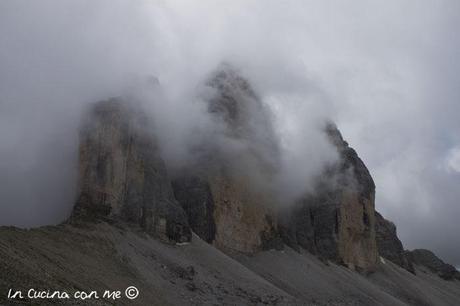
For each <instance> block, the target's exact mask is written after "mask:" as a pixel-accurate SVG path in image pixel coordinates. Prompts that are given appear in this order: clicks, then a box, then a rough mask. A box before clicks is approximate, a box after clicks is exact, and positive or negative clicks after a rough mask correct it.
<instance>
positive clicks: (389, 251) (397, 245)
mask: <svg viewBox="0 0 460 306" xmlns="http://www.w3.org/2000/svg"><path fill="white" fill-rule="evenodd" d="M375 217H376V224H375V232H376V239H377V248H378V251H379V255H380V256H382V257H384V258H385V259H388V260H390V261H391V262H393V263H395V264H397V265H398V266H400V267H402V268H404V269H406V270H407V271H409V272H411V273H414V274H415V270H414V267H413V265H412V262H411V261H410V260H409V258H408V256H407V255H406V253H405V251H404V248H403V244H402V243H401V240H399V238H398V236H397V234H396V225H394V223H393V222H391V221H388V220H386V219H385V218H384V217H383V216H382V215H381V214H379V213H378V212H375Z"/></svg>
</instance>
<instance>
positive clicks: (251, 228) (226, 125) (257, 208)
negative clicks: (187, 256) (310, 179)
mask: <svg viewBox="0 0 460 306" xmlns="http://www.w3.org/2000/svg"><path fill="white" fill-rule="evenodd" d="M206 87H207V88H208V89H209V90H210V91H211V92H213V95H212V97H211V98H210V99H209V102H208V112H209V113H210V115H211V117H212V118H213V120H214V121H215V122H216V125H217V126H220V127H221V128H222V129H221V130H220V131H219V132H216V134H215V135H214V139H213V140H212V141H210V142H209V143H203V144H202V146H201V148H200V150H201V151H202V152H203V154H202V156H201V159H200V160H199V161H198V163H197V165H196V166H195V167H194V168H193V169H189V170H188V171H187V173H182V174H181V175H179V177H178V178H177V179H175V180H174V182H173V188H174V193H175V195H176V198H177V199H178V200H179V202H180V203H181V205H182V207H184V209H185V210H186V211H187V214H188V217H189V220H190V224H191V226H192V229H193V230H194V231H195V232H196V233H197V234H198V235H199V236H200V237H201V238H202V239H204V240H206V241H208V242H212V243H213V244H214V245H215V246H217V247H219V248H220V249H222V250H227V251H238V252H245V253H253V252H256V251H258V250H262V249H265V248H272V247H277V248H279V247H281V246H282V243H281V240H280V238H279V234H278V231H277V224H276V218H274V215H275V214H274V212H273V207H274V203H273V197H272V196H271V195H270V193H269V191H267V189H266V188H264V186H260V185H258V183H260V182H264V183H265V182H268V181H270V179H271V176H272V175H273V173H274V169H275V167H276V159H277V158H278V155H277V154H278V151H277V145H276V140H275V137H274V132H273V127H272V125H271V120H270V117H269V113H268V111H267V110H266V109H265V108H264V105H263V104H262V102H261V101H260V100H259V98H258V97H257V95H256V94H255V92H254V90H253V89H252V88H251V86H250V84H249V83H248V82H247V81H246V80H245V79H244V78H242V77H241V76H240V75H239V74H238V73H237V72H236V71H235V70H234V69H233V68H232V67H230V66H229V65H222V66H221V67H220V68H219V69H218V70H217V71H216V72H215V73H214V74H213V75H212V76H211V77H210V79H209V81H208V82H207V83H206ZM192 219H194V220H192ZM199 220H201V221H199Z"/></svg>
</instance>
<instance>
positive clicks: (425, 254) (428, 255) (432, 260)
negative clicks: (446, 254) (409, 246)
mask: <svg viewBox="0 0 460 306" xmlns="http://www.w3.org/2000/svg"><path fill="white" fill-rule="evenodd" d="M406 253H407V256H408V257H409V259H410V260H411V261H412V262H413V263H414V264H416V265H419V266H424V267H427V268H428V269H430V270H431V271H432V272H434V273H436V274H437V275H439V277H441V278H443V279H445V280H454V279H456V280H460V272H459V271H457V269H455V267H454V266H452V265H449V264H447V263H445V262H444V261H442V260H441V259H439V258H438V257H437V256H436V255H435V254H434V253H433V252H431V251H429V250H424V249H416V250H413V251H407V252H406Z"/></svg>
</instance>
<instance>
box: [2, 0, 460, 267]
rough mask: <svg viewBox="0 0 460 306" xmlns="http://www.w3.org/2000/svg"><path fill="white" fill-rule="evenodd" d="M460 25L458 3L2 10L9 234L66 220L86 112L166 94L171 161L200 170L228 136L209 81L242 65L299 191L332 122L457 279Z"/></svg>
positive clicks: (158, 107)
mask: <svg viewBox="0 0 460 306" xmlns="http://www.w3.org/2000/svg"><path fill="white" fill-rule="evenodd" d="M459 12H460V7H459V4H458V3H457V2H456V1H454V0H451V1H448V0H445V1H437V2H436V3H434V2H431V1H417V2H416V3H415V2H412V1H375V2H372V3H371V2H369V1H354V2H353V3H352V4H351V3H345V2H341V1H322V2H321V3H318V2H313V1H311V2H310V1H287V2H280V1H255V0H254V1H231V2H230V1H226V2H215V1H199V2H188V1H155V2H151V1H127V0H125V1H121V0H110V1H108V0H106V1H104V0H100V1H46V0H41V1H34V2H30V1H22V0H14V1H8V0H5V1H1V2H0V46H1V48H0V67H1V70H0V224H2V225H17V226H23V227H32V226H38V225H45V224H56V223H59V222H62V221H63V220H65V218H66V217H67V216H68V214H69V213H70V211H71V209H72V206H73V204H74V197H75V186H76V179H77V177H76V176H77V173H76V165H77V160H78V156H77V147H78V127H79V125H80V122H81V115H82V113H83V111H84V109H85V108H87V107H88V105H90V103H93V102H95V101H98V100H101V99H106V98H108V97H112V96H119V95H124V94H125V93H126V92H129V91H132V90H133V88H136V84H137V83H138V82H139V79H142V78H144V77H145V76H155V77H157V78H158V80H159V83H160V84H161V92H159V93H158V92H157V93H156V95H157V98H156V99H151V104H150V107H151V109H152V113H153V114H154V117H155V118H156V122H157V128H158V134H159V137H160V141H161V146H162V150H163V151H164V156H165V159H166V160H167V162H168V163H169V164H171V165H176V166H180V165H182V164H186V163H187V157H188V156H189V151H188V148H189V147H190V145H191V144H193V143H194V142H195V140H196V139H195V138H194V137H192V136H191V134H195V135H198V134H200V135H203V133H206V132H209V131H212V130H213V129H214V128H215V127H214V126H213V125H212V122H210V121H209V118H208V117H207V116H206V115H205V110H206V109H205V106H204V103H203V97H202V95H201V93H200V90H201V88H202V84H203V81H204V80H206V78H207V77H208V76H209V74H210V73H212V71H214V69H216V67H218V65H219V64H220V63H222V62H231V63H232V64H233V65H234V66H235V67H237V68H238V69H239V70H240V71H241V74H242V75H243V76H245V77H246V78H247V79H248V80H249V81H250V82H251V84H252V86H253V87H254V90H255V91H256V92H257V93H258V95H259V96H260V99H261V100H262V101H263V103H264V105H266V106H267V108H268V109H269V110H270V112H271V113H272V114H273V124H274V129H275V132H276V135H277V137H279V140H280V143H281V147H282V152H283V154H282V159H283V160H282V162H283V173H282V177H283V178H282V182H283V184H284V185H283V189H284V190H288V193H290V194H298V193H301V192H304V191H305V189H307V191H308V188H309V187H311V186H312V184H311V182H312V180H313V178H314V177H315V175H317V174H318V173H319V172H320V171H321V169H322V167H323V165H324V164H326V163H328V162H330V161H333V160H334V159H335V158H336V156H335V153H334V151H333V150H331V147H330V145H329V144H328V142H327V141H326V140H325V138H324V136H323V135H322V134H321V132H320V129H321V128H320V127H321V124H322V123H323V122H324V120H326V119H331V120H333V121H334V122H336V123H337V125H338V127H339V129H340V130H341V132H342V134H343V135H344V138H345V139H346V140H347V141H348V142H349V143H350V145H351V146H352V147H354V148H355V149H356V150H357V152H358V154H359V155H360V157H361V158H362V159H363V161H364V162H365V164H366V165H367V166H368V168H369V170H370V172H371V174H372V176H373V177H374V180H375V182H376V185H377V195H376V206H377V210H379V211H381V212H382V213H383V215H384V216H385V217H386V218H389V219H391V220H393V221H394V222H395V223H396V225H397V227H398V233H399V235H400V237H401V238H402V240H403V243H404V244H405V245H406V246H407V247H408V248H415V247H424V248H431V249H433V251H435V252H436V253H439V255H441V257H442V258H443V259H445V260H448V261H450V262H452V263H453V264H456V265H457V266H458V265H459V264H460V250H459V249H458V245H460V241H459V237H458V235H457V234H456V233H458V232H459V231H460V226H459V225H458V224H459V223H458V222H457V220H456V219H457V218H458V216H459V215H460V205H458V198H459V197H460V194H459V191H458V188H457V186H458V183H460V172H459V171H458V147H459V146H460V138H459V136H458V131H459V129H460V123H459V121H458V118H457V116H458V115H457V114H458V113H460V108H459V103H458V101H459V100H460V93H459V92H458V84H459V81H460V80H459V74H458V71H459V70H460V67H459V62H458V59H456V57H457V56H458V54H459V48H460V41H459V38H458V35H455V31H456V29H458V27H459V23H460V22H459V20H460V18H459V17H460V16H459V14H460V13H459ZM190 131H193V132H194V133H191V132H190ZM298 165H302V167H298ZM441 238H443V239H441Z"/></svg>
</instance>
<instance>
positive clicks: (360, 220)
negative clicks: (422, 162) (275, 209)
mask: <svg viewBox="0 0 460 306" xmlns="http://www.w3.org/2000/svg"><path fill="white" fill-rule="evenodd" d="M325 133H326V135H327V136H328V137H329V139H330V141H331V142H332V143H333V144H334V145H335V147H336V148H337V150H338V153H339V156H340V159H339V162H337V163H336V164H335V165H333V166H332V167H330V168H328V169H326V170H325V173H324V175H323V177H321V178H319V180H318V184H317V188H316V192H315V193H314V194H310V195H306V196H305V197H303V198H302V199H301V200H299V202H298V203H297V204H296V205H294V206H293V207H292V208H291V209H288V210H287V211H286V210H285V211H283V212H281V218H280V220H282V221H281V225H280V228H281V234H282V237H283V240H284V241H285V243H286V244H288V245H289V246H291V247H293V248H295V249H299V248H300V247H302V248H304V249H306V250H308V251H310V252H312V253H314V254H317V255H318V256H320V257H321V258H324V259H329V260H334V261H336V262H340V263H343V264H345V265H347V266H349V267H350V268H352V269H357V270H365V271H372V270H373V269H374V268H375V266H376V264H377V259H378V252H377V245H376V237H375V208H374V197H375V185H374V182H373V180H372V177H371V176H370V174H369V171H368V170H367V168H366V166H365V165H364V163H363V162H362V161H361V159H360V158H359V157H358V155H357V154H356V152H355V150H353V149H352V148H350V147H349V146H348V144H347V143H346V142H345V141H344V140H343V138H342V135H341V134H340V132H339V131H338V129H337V128H336V127H335V125H333V124H328V125H327V126H326V129H325Z"/></svg>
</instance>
